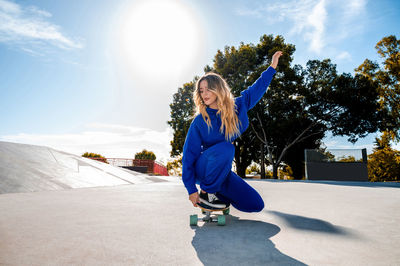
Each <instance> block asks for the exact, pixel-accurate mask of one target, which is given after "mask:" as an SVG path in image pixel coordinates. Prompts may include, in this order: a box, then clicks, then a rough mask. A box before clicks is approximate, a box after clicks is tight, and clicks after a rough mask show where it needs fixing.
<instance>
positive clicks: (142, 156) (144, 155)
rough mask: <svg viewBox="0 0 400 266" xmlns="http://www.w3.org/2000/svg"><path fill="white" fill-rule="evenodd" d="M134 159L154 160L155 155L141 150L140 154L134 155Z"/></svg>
mask: <svg viewBox="0 0 400 266" xmlns="http://www.w3.org/2000/svg"><path fill="white" fill-rule="evenodd" d="M135 159H142V160H143V159H144V160H153V161H155V160H156V155H155V154H154V152H152V151H148V150H146V149H144V150H142V151H141V152H137V153H136V154H135Z"/></svg>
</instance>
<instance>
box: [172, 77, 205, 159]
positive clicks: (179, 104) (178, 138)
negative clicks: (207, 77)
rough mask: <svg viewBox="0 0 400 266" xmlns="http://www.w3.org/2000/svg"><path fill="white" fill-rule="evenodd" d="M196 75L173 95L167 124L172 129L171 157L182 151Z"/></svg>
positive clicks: (189, 119)
mask: <svg viewBox="0 0 400 266" xmlns="http://www.w3.org/2000/svg"><path fill="white" fill-rule="evenodd" d="M197 79H198V77H195V78H194V80H193V81H191V82H188V83H185V84H184V85H183V87H182V88H179V89H178V92H177V93H175V94H174V96H173V102H172V103H171V104H170V105H169V107H170V108H171V120H170V121H168V122H167V123H168V125H169V126H170V127H171V128H172V130H173V140H172V141H171V148H172V149H171V153H170V154H171V157H176V156H178V155H180V154H181V153H182V152H183V145H184V144H185V138H186V134H187V132H188V130H189V127H190V124H191V123H192V120H193V115H194V112H195V110H194V107H195V106H194V102H193V97H192V96H193V91H194V86H195V84H196V81H197Z"/></svg>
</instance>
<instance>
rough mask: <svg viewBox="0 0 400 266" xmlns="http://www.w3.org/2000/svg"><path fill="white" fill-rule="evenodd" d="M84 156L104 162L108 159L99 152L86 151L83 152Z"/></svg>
mask: <svg viewBox="0 0 400 266" xmlns="http://www.w3.org/2000/svg"><path fill="white" fill-rule="evenodd" d="M82 157H85V158H89V159H93V160H96V161H100V162H103V163H107V159H106V158H105V157H104V156H102V155H100V154H97V153H92V152H85V153H84V154H82Z"/></svg>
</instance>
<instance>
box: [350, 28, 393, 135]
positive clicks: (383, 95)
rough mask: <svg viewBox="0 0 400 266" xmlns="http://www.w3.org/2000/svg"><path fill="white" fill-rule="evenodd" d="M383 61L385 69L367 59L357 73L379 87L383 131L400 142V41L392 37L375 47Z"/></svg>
mask: <svg viewBox="0 0 400 266" xmlns="http://www.w3.org/2000/svg"><path fill="white" fill-rule="evenodd" d="M375 48H376V50H377V52H378V54H379V55H380V56H381V57H382V59H383V68H381V67H380V66H379V64H378V63H377V62H373V61H371V60H369V59H366V60H365V61H364V62H363V63H362V64H361V65H360V66H359V67H358V68H357V69H356V72H357V73H359V74H360V75H363V76H365V77H367V78H368V79H370V80H371V81H373V82H374V83H376V84H377V86H378V92H379V96H380V98H379V104H380V106H379V110H380V111H383V112H385V115H386V116H385V117H384V118H385V119H384V124H383V125H381V131H387V132H388V133H389V135H390V137H391V139H392V140H397V141H399V140H400V40H397V38H396V36H394V35H390V36H387V37H384V38H382V40H380V41H379V42H378V43H377V44H376V46H375Z"/></svg>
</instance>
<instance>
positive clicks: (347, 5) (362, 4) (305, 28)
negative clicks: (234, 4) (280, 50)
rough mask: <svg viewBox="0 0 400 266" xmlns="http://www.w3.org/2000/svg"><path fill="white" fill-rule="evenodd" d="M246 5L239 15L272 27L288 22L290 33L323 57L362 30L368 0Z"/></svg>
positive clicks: (267, 2) (238, 9) (322, 0)
mask: <svg viewBox="0 0 400 266" xmlns="http://www.w3.org/2000/svg"><path fill="white" fill-rule="evenodd" d="M246 5H247V6H246V7H241V8H236V14H237V15H239V16H251V17H255V18H260V19H263V20H265V21H266V22H267V23H268V24H274V23H282V22H288V23H289V25H291V26H290V28H289V29H288V34H289V35H298V36H301V37H302V38H303V39H304V40H305V41H306V42H307V43H308V44H309V49H310V51H312V52H314V53H317V54H320V53H321V52H322V51H323V50H324V49H325V48H326V47H329V46H332V47H335V45H336V43H337V42H339V41H341V40H343V39H345V38H347V37H349V34H348V33H349V32H350V31H351V32H352V33H353V35H354V34H355V31H356V30H360V29H362V27H363V23H362V22H361V18H362V16H363V15H364V12H365V10H366V5H367V0H335V1H334V0H304V1H296V0H289V1H274V2H271V1H263V2H262V3H260V2H256V3H255V4H253V6H250V7H249V6H248V3H247V2H246ZM333 50H335V49H333Z"/></svg>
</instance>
